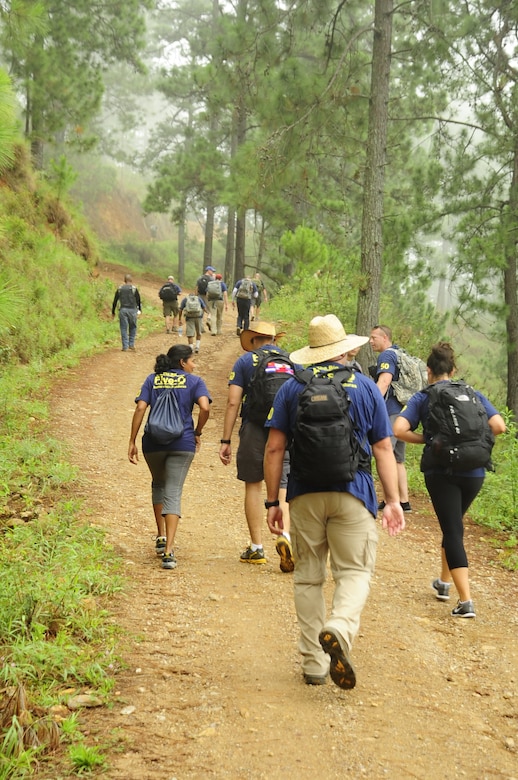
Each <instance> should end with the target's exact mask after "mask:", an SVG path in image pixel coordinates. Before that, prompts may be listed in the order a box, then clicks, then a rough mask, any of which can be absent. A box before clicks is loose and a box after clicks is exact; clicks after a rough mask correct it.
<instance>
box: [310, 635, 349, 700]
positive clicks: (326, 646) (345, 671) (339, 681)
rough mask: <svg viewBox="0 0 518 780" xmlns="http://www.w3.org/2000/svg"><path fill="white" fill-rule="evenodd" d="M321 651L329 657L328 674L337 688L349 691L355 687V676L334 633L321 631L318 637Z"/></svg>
mask: <svg viewBox="0 0 518 780" xmlns="http://www.w3.org/2000/svg"><path fill="white" fill-rule="evenodd" d="M318 641H319V642H320V644H321V645H322V650H323V651H324V653H327V654H328V655H329V656H330V657H331V665H330V667H329V674H330V675H331V679H332V681H333V682H334V683H335V685H338V687H339V688H344V689H345V690H350V689H351V688H354V686H355V685H356V675H355V673H354V669H353V667H352V666H351V662H350V661H349V658H348V656H347V653H346V651H345V650H344V649H343V648H342V645H341V644H340V641H339V639H338V637H337V635H336V634H335V633H334V631H329V630H328V629H323V630H322V631H321V632H320V634H319V637H318Z"/></svg>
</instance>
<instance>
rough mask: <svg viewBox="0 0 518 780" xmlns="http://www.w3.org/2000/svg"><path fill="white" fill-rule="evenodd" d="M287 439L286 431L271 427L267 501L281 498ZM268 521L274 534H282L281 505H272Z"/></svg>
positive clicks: (267, 451)
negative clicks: (280, 491)
mask: <svg viewBox="0 0 518 780" xmlns="http://www.w3.org/2000/svg"><path fill="white" fill-rule="evenodd" d="M286 441H287V440H286V434H285V433H283V432H282V431H280V430H279V429H278V428H270V433H269V435H268V441H267V442H266V447H265V450H264V480H265V482H266V500H267V501H278V499H279V486H280V484H281V477H282V465H283V460H284V452H285V450H286ZM266 521H267V523H268V528H269V529H270V531H271V532H272V534H277V535H279V534H281V533H282V532H283V530H284V521H283V516H282V509H281V507H280V506H273V507H270V509H268V515H267V518H266Z"/></svg>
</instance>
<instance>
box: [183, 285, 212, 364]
mask: <svg viewBox="0 0 518 780" xmlns="http://www.w3.org/2000/svg"><path fill="white" fill-rule="evenodd" d="M206 309H207V306H206V305H205V301H204V300H203V298H202V297H201V296H200V295H196V294H195V293H189V295H187V296H186V297H185V298H184V299H183V301H182V302H181V304H180V325H181V323H182V316H183V317H185V335H186V336H187V341H188V342H189V344H190V345H191V346H192V345H193V344H194V352H195V353H196V354H198V352H199V351H200V340H201V333H202V325H201V322H202V318H203V312H204V311H206ZM194 339H196V342H195V341H194Z"/></svg>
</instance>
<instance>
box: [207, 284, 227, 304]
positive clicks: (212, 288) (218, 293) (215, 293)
mask: <svg viewBox="0 0 518 780" xmlns="http://www.w3.org/2000/svg"><path fill="white" fill-rule="evenodd" d="M222 295H223V288H222V287H221V282H220V281H219V279H211V280H210V282H209V283H208V285H207V298H208V300H209V301H219V300H221V298H222Z"/></svg>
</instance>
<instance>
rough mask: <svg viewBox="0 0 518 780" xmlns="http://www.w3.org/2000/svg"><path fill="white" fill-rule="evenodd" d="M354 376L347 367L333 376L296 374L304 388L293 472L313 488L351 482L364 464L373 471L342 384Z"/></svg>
mask: <svg viewBox="0 0 518 780" xmlns="http://www.w3.org/2000/svg"><path fill="white" fill-rule="evenodd" d="M352 373H353V372H352V371H351V369H350V368H348V367H344V368H341V369H339V370H337V371H335V372H334V374H333V376H322V375H319V374H314V373H313V372H312V371H311V370H310V369H305V370H303V371H297V372H296V374H295V378H296V379H297V380H298V381H299V382H301V383H302V384H304V389H303V390H302V392H301V393H300V395H299V398H298V406H297V416H296V421H295V427H294V431H293V441H292V444H291V447H290V469H291V473H292V474H293V476H294V478H295V479H297V480H299V481H302V482H306V483H307V484H309V485H311V486H312V487H317V488H322V489H325V488H327V487H329V486H330V485H333V484H336V483H338V482H350V481H351V480H352V479H354V477H355V475H356V472H357V471H358V467H359V466H360V465H361V467H362V470H370V459H369V458H368V457H367V455H366V453H362V451H361V447H360V443H359V441H358V438H357V437H356V436H355V430H356V425H355V423H354V420H353V418H352V417H351V413H350V406H351V399H350V398H349V395H348V393H347V390H346V389H345V387H344V386H343V385H342V382H344V381H346V380H347V379H349V377H350V376H351V375H352ZM362 456H363V457H362ZM360 460H361V464H360Z"/></svg>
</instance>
